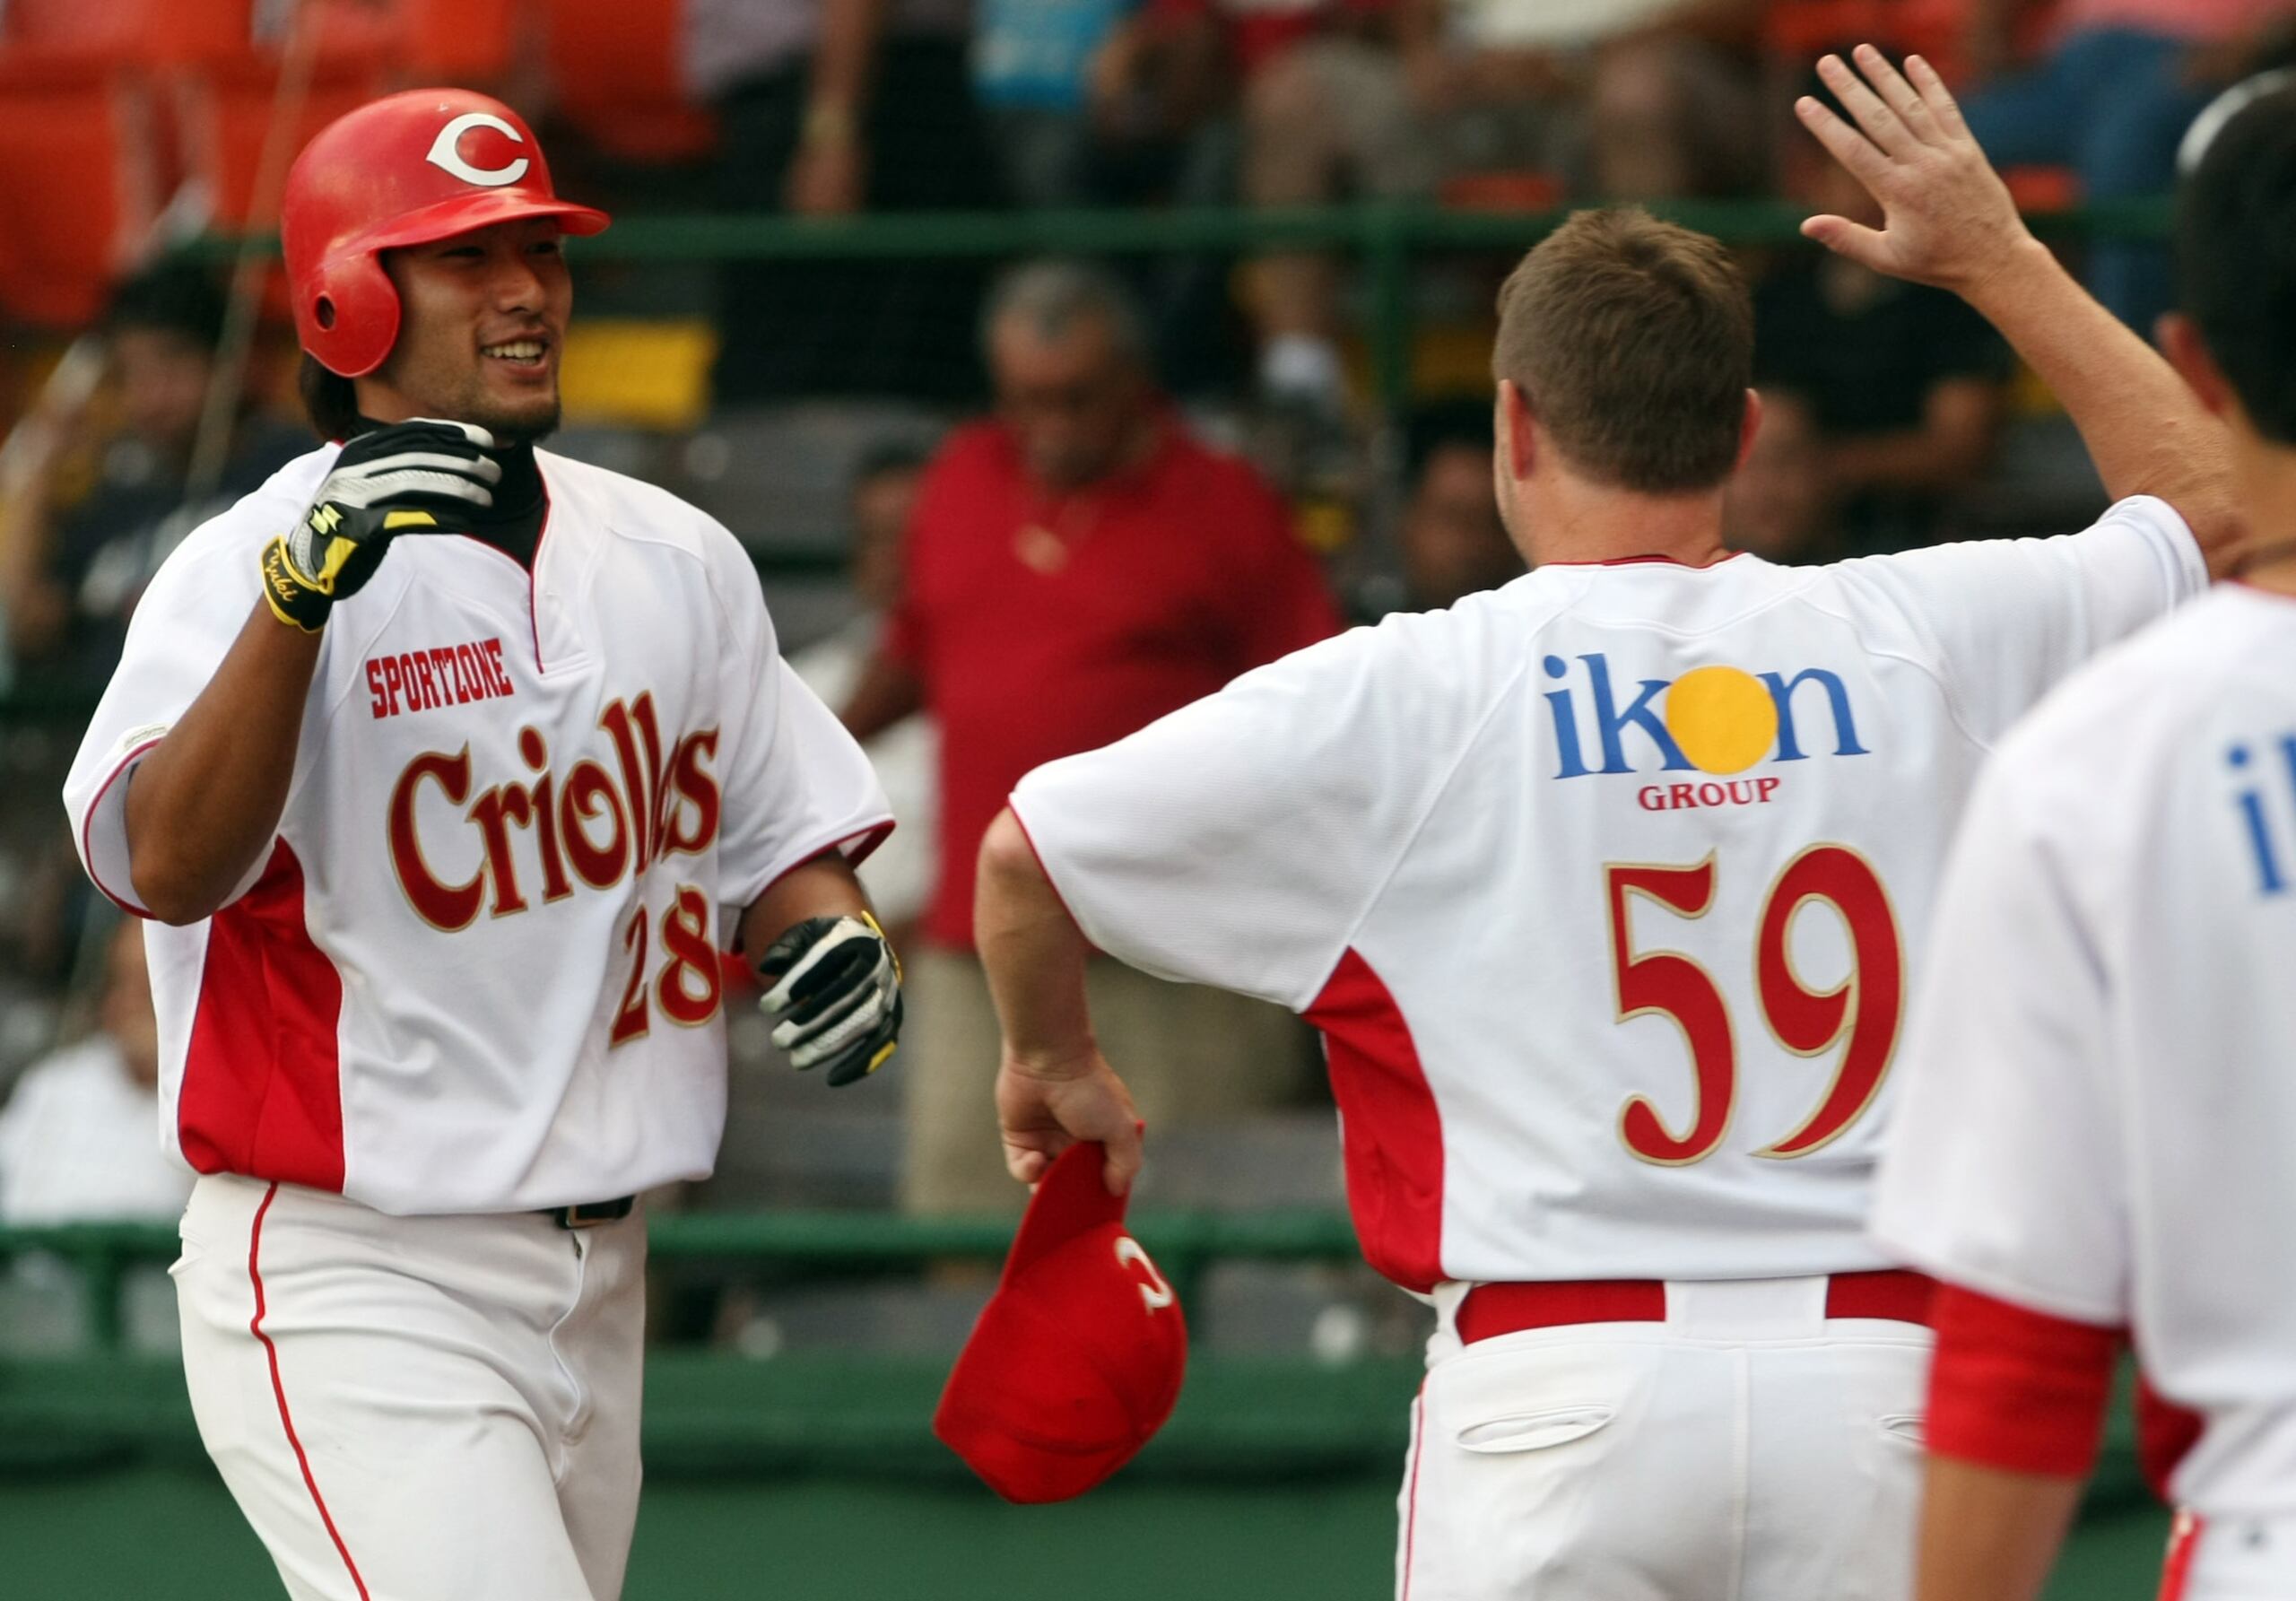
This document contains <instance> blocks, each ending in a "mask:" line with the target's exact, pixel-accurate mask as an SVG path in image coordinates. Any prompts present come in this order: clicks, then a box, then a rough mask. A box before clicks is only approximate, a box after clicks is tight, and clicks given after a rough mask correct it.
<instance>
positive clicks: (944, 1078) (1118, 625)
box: [845, 262, 1340, 1212]
mask: <svg viewBox="0 0 2296 1601" xmlns="http://www.w3.org/2000/svg"><path fill="white" fill-rule="evenodd" d="M983 326H984V328H985V330H986V335H987V356H988V363H989V367H990V370H991V376H992V378H993V380H994V383H995V386H996V397H997V414H996V417H995V418H993V419H991V420H987V421H983V422H976V423H973V424H970V425H969V426H967V427H964V428H961V429H959V430H958V431H956V432H955V433H954V434H952V435H951V436H950V438H949V439H948V441H947V443H946V444H944V446H943V447H942V448H941V451H940V454H939V455H938V456H937V457H935V460H934V462H933V464H932V466H930V467H929V468H928V469H927V471H926V478H925V483H924V484H923V486H922V487H921V489H920V490H919V492H918V505H917V511H916V515H915V520H914V522H913V524H912V526H911V528H910V532H909V549H908V572H907V577H906V585H905V589H904V593H903V596H902V598H901V601H900V605H899V606H898V607H897V608H896V610H895V613H894V615H893V620H892V624H891V627H890V628H889V629H888V631H887V632H886V637H885V640H884V643H883V646H882V648H880V650H879V652H878V655H877V657H876V658H875V659H874V661H873V662H872V663H871V664H870V666H869V667H868V669H867V671H866V672H865V674H864V676H863V679H862V682H861V683H860V684H859V686H858V687H857V689H856V690H855V692H854V694H853V699H852V700H851V701H850V703H849V704H848V707H847V709H846V712H845V721H846V725H847V727H849V728H850V729H851V730H852V731H853V732H854V734H855V735H857V736H858V737H861V738H863V739H866V738H868V737H869V736H871V735H874V734H875V733H876V732H878V731H879V730H880V729H882V728H883V727H886V726H888V725H889V724H891V723H894V722H897V721H899V720H900V718H904V717H906V716H908V715H909V714H910V713H911V712H914V711H917V710H918V709H922V708H924V707H927V706H929V707H930V708H931V709H932V710H933V713H934V715H935V718H938V720H939V722H940V725H941V730H942V742H941V822H940V841H939V843H940V863H941V866H940V874H939V878H938V882H937V883H936V884H935V889H934V894H933V899H932V901H931V903H930V905H929V906H928V907H927V909H926V915H925V919H924V926H923V929H922V934H921V937H920V939H919V940H918V944H917V947H916V948H915V949H914V950H912V951H909V952H906V953H904V956H905V957H906V959H907V961H908V965H909V976H908V983H907V987H906V991H905V993H906V994H907V995H908V996H909V1005H910V1007H911V1011H912V1017H911V1021H910V1023H909V1031H908V1033H907V1035H906V1037H905V1038H904V1039H903V1040H902V1042H901V1043H902V1055H903V1058H904V1060H906V1061H907V1062H908V1063H909V1070H908V1074H907V1081H908V1085H909V1089H908V1093H909V1136H908V1150H907V1153H906V1161H905V1162H904V1166H903V1177H902V1195H903V1201H904V1205H907V1206H908V1207H909V1209H910V1210H911V1211H916V1212H962V1211H1008V1210H1012V1209H1013V1208H1014V1207H1015V1206H1016V1205H1018V1203H1019V1202H1020V1201H1021V1200H1022V1198H1024V1197H1023V1196H1021V1194H1020V1193H1019V1192H1018V1191H1017V1190H1016V1189H1015V1188H1014V1187H1013V1182H1012V1180H1011V1179H1009V1178H1007V1177H1006V1176H1005V1159H1004V1154H1003V1152H1002V1150H1001V1148H1000V1147H999V1145H998V1143H997V1135H996V1119H995V1118H994V1117H993V1116H992V1115H991V1112H990V1107H991V1104H992V1102H991V1097H990V1089H991V1086H992V1085H993V1084H994V1083H995V1082H996V1066H997V1058H998V1050H999V1034H998V1030H997V1025H996V1013H995V1012H994V1010H993V1009H992V1008H991V1006H990V1005H989V998H988V988H987V983H986V981H985V980H984V979H983V978H982V976H981V970H980V964H979V961H978V959H977V958H976V957H975V956H974V954H973V943H972V900H973V862H974V860H975V858H976V857H978V855H979V851H980V841H981V837H982V836H983V835H984V834H985V833H987V830H988V825H989V823H990V822H992V821H994V820H995V818H996V814H997V813H998V812H1000V811H1001V810H1003V808H1004V805H1005V796H1006V795H1007V794H1008V793H1009V792H1010V791H1011V789H1012V787H1013V785H1014V784H1015V783H1017V782H1019V780H1020V779H1021V776H1022V774H1023V773H1026V772H1028V771H1029V770H1031V768H1034V767H1036V766H1039V764H1041V763H1043V762H1046V761H1051V760H1053V759H1054V758H1055V757H1058V756H1066V755H1073V754H1074V753H1077V752H1079V751H1088V750H1091V749H1094V748H1095V747H1097V746H1100V745H1103V744H1108V743H1109V742H1110V741H1111V740H1116V739H1120V738H1122V737H1123V736H1124V735H1127V734H1130V733H1133V732H1134V731H1135V730H1136V729H1139V728H1141V727H1144V726H1146V725H1147V724H1149V723H1151V722H1153V721H1154V720H1155V719H1156V718H1160V717H1161V716H1163V715H1164V714H1165V713H1166V712H1169V711H1174V710H1177V709H1179V708H1180V707H1182V706H1185V705H1187V703H1188V702H1189V701H1191V700H1197V699H1199V698H1200V697H1202V696H1204V695H1207V694H1210V693H1211V692H1213V691H1214V690H1216V689H1218V688H1220V687H1221V686H1222V685H1223V684H1225V683H1227V682H1228V681H1229V680H1230V679H1231V678H1233V677H1235V676H1236V675H1237V674H1239V673H1242V672H1244V671H1246V670H1248V669H1249V668H1252V667H1256V666H1259V665H1260V664H1262V663H1264V662H1269V661H1273V660H1274V659H1275V658H1276V657H1280V656H1283V655H1286V654H1288V653H1290V652H1291V651H1293V650H1296V649H1299V648H1301V647H1303V646H1307V645H1311V644H1313V643H1315V642H1316V641H1317V640H1321V639H1323V638H1325V637H1326V636H1328V635H1330V634H1332V633H1335V632H1336V631H1338V629H1339V626H1340V622H1339V616H1338V613H1337V611H1336V610H1335V607H1334V605H1333V604H1332V600H1331V597H1330V596H1329V594H1328V593H1327V591H1326V587H1325V585H1324V581H1323V575H1322V573H1321V572H1320V571H1319V570H1318V568H1317V566H1316V563H1315V561H1314V560H1313V559H1312V558H1311V557H1309V554H1308V553H1306V552H1305V551H1304V550H1303V549H1301V548H1300V545H1299V544H1298V543H1297V541H1296V540H1294V539H1293V537H1292V535H1291V519H1290V517H1289V515H1288V513H1287V512H1286V510H1285V508H1284V506H1283V502H1282V501H1281V500H1278V499H1277V498H1276V496H1275V495H1274V493H1273V492H1271V491H1270V490H1269V489H1268V487H1267V486H1266V485H1265V483H1262V482H1261V480H1260V478H1259V477H1258V475H1257V474H1256V473H1254V472H1253V471H1252V469H1251V468H1250V467H1249V466H1246V465H1245V464H1244V463H1243V462H1241V461H1239V460H1236V459H1234V458H1233V457H1226V456H1222V455H1217V454H1215V453H1213V451H1211V450H1209V449H1207V448H1205V446H1204V445H1202V444H1201V443H1199V442H1198V441H1197V440H1196V439H1194V438H1193V437H1191V436H1190V435H1189V433H1188V431H1187V428H1186V426H1185V424H1184V423H1183V422H1182V421H1181V419H1180V418H1179V416H1178V413H1176V412H1175V411H1174V410H1173V409H1172V408H1171V407H1170V405H1168V404H1167V403H1166V402H1165V401H1164V400H1163V399H1162V397H1161V396H1160V395H1159V394H1158V392H1157V390H1156V387H1155V385H1154V382H1153V380H1152V378H1151V377H1150V374H1149V371H1148V366H1147V359H1146V353H1145V352H1146V346H1145V341H1144V336H1143V332H1142V329H1141V326H1140V323H1139V319H1138V317H1137V315H1136V314H1135V311H1134V310H1133V309H1132V306H1131V304H1130V302H1129V300H1127V299H1126V296H1125V294H1124V292H1123V291H1122V289H1121V288H1120V287H1119V286H1118V285H1117V283H1115V282H1114V281H1113V280H1112V279H1110V278H1109V277H1108V276H1107V275H1106V274H1102V273H1100V272H1099V271H1097V270H1095V269H1092V268H1090V267H1086V266H1082V265H1072V264H1068V263H1061V262H1045V263H1038V264H1034V265H1027V266H1023V267H1021V268H1019V269H1017V270H1016V271H1015V272H1013V274H1011V275H1010V276H1008V277H1007V278H1005V280H1004V282H1003V283H1001V284H1000V285H999V286H998V288H997V290H996V292H995V294H994V295H993V296H992V298H991V300H990V304H989V309H988V314H987V318H986V319H985V322H984V325H983ZM1091 983H1092V1000H1093V1008H1092V1010H1093V1016H1094V1018H1095V1019H1096V1020H1097V1021H1098V1022H1099V1024H1100V1046H1101V1048H1102V1049H1103V1051H1104V1052H1105V1053H1106V1054H1107V1056H1108V1057H1109V1059H1110V1060H1112V1061H1118V1062H1123V1063H1124V1064H1125V1065H1126V1080H1127V1082H1128V1083H1131V1084H1132V1086H1133V1090H1134V1094H1135V1098H1136V1100H1137V1101H1138V1103H1139V1108H1140V1112H1141V1115H1142V1117H1143V1118H1145V1119H1146V1120H1147V1121H1148V1122H1150V1123H1152V1124H1156V1125H1159V1126H1163V1125H1169V1124H1170V1123H1174V1122H1179V1121H1185V1120H1187V1119H1189V1118H1205V1117H1217V1116H1221V1115H1223V1114H1226V1113H1229V1112H1232V1111H1239V1110H1243V1109H1249V1108H1253V1107H1260V1106H1266V1105H1270V1104H1274V1103H1277V1102H1280V1101H1283V1100H1285V1099H1287V1098H1288V1097H1289V1096H1290V1095H1291V1092H1292V1091H1293V1090H1294V1089H1295V1087H1296V1086H1297V1085H1298V1084H1299V1083H1300V1080H1301V1077H1302V1068H1303V1064H1304V1062H1305V1059H1306V1057H1305V1051H1304V1049H1303V1046H1302V1040H1301V1036H1300V1033H1299V1031H1298V1025H1297V1023H1296V1022H1294V1020H1293V1019H1292V1018H1291V1016H1290V1015H1289V1014H1285V1013H1283V1012H1282V1011H1280V1010H1278V1009H1277V1008H1274V1007H1272V1006H1265V1005H1261V1004H1259V1003H1257V1002H1253V1001H1246V1000H1242V999H1240V998H1239V997H1237V996H1230V995H1226V994H1223V993H1221V992H1218V991H1213V990H1209V989H1203V988H1195V987H1192V986H1180V985H1172V984H1166V983H1163V982H1161V980H1158V979H1148V978H1145V977H1144V976H1143V975H1141V974H1139V973H1136V972H1135V971H1133V970H1131V969H1128V968H1126V967H1124V966H1122V965H1120V964H1118V963H1116V962H1113V961H1101V962H1096V963H1095V964H1094V972H1093V975H1092V979H1091Z"/></svg>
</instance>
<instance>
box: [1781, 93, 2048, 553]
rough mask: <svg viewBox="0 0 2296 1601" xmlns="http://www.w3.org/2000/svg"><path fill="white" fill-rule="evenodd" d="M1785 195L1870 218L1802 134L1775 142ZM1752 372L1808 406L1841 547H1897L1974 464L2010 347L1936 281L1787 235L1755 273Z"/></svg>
mask: <svg viewBox="0 0 2296 1601" xmlns="http://www.w3.org/2000/svg"><path fill="white" fill-rule="evenodd" d="M1785 167H1786V170H1787V181H1788V185H1789V187H1790V188H1791V191H1792V193H1793V195H1794V197H1795V198H1796V200H1798V201H1800V202H1801V203H1802V204H1805V206H1807V207H1808V208H1809V209H1810V210H1811V211H1813V212H1832V213H1838V214H1839V215H1841V216H1846V217H1851V218H1855V219H1857V220H1858V221H1860V222H1872V223H1873V224H1874V225H1875V226H1879V225H1880V222H1881V217H1882V213H1881V208H1880V207H1879V206H1877V205H1876V204H1874V201H1873V199H1872V197H1871V196H1868V195H1867V194H1866V193H1865V188H1864V187H1863V186H1862V185H1860V184H1859V183H1858V182H1857V179H1856V178H1852V177H1850V176H1849V174H1848V172H1847V171H1846V170H1843V169H1842V168H1841V167H1840V166H1839V165H1838V164H1836V163H1835V162H1834V161H1831V160H1830V159H1828V158H1827V157H1826V155H1825V154H1824V152H1822V151H1821V150H1819V149H1818V148H1817V146H1816V145H1815V144H1813V142H1811V141H1809V140H1806V139H1805V140H1801V141H1799V142H1798V143H1796V144H1789V145H1788V146H1787V151H1786V155H1785ZM1754 335H1755V343H1754V370H1755V376H1756V381H1757V382H1758V383H1760V384H1761V385H1763V386H1765V387H1768V386H1773V385H1774V386H1777V387H1781V388H1787V389H1792V390H1794V391H1796V393H1798V394H1799V395H1801V396H1803V397H1804V398H1805V400H1806V401H1807V402H1808V403H1809V405H1810V407H1811V409H1812V410H1813V412H1814V413H1815V414H1816V419H1817V424H1818V429H1819V433H1820V437H1821V440H1822V451H1823V459H1824V471H1825V483H1826V490H1827V494H1828V496H1829V497H1830V498H1831V500H1832V501H1833V503H1834V504H1835V505H1836V506H1837V507H1838V508H1839V515H1840V518H1841V521H1842V525H1843V531H1844V533H1845V534H1846V535H1848V539H1849V541H1850V542H1851V544H1852V546H1853V548H1852V549H1851V550H1849V551H1847V552H1845V554H1857V553H1863V552H1867V551H1875V550H1900V549H1903V548H1905V547H1906V546H1908V545H1912V544H1926V542H1928V541H1929V540H1930V539H1931V538H1933V537H1934V536H1935V532H1936V523H1937V517H1938V512H1939V509H1940V507H1941V505H1942V503H1943V501H1944V499H1945V497H1946V496H1948V495H1950V494H1952V492H1955V491H1958V490H1961V489H1963V488H1966V487H1967V486H1968V485H1969V484H1970V482H1971V481H1972V480H1973V479H1975V478H1976V477H1977V475H1978V474H1980V473H1981V472H1983V471H1984V469H1985V466H1986V465H1987V462H1988V461H1989V460H1990V458H1991V457H1992V453H1993V448H1994V444H1995V441H1996V437H1997V436H1998V433H1999V431H2000V424H2001V413H2002V401H2003V389H2004V384H2005V379H2006V378H2007V377H2008V373H2009V352H2008V350H2007V348H2006V347H2005V346H2004V345H2003V344H2002V343H2001V340H2000V338H1999V336H1998V335H1996V334H1995V333H1994V332H1993V330H1992V329H1991V328H1989V327H1987V326H1986V323H1985V320H1984V318H1980V317H1979V316H1978V314H1977V313H1976V312H1974V311H1972V310H1970V309H1969V307H1968V306H1967V305H1966V304H1964V303H1963V302H1962V301H1961V300H1958V299H1956V298H1955V297H1954V296H1952V295H1950V294H1947V293H1946V292H1945V291H1943V290H1937V289H1926V288H1923V287H1922V286H1920V285H1918V284H1913V283H1902V282H1900V281H1899V280H1897V279H1894V278H1884V277H1883V276H1882V275H1881V274H1878V273H1874V272H1870V271H1868V270H1867V269H1866V268H1865V267H1862V266H1859V265H1857V263H1855V262H1852V261H1848V260H1845V259H1843V258H1842V257H1839V256H1833V255H1830V254H1828V253H1827V252H1824V251H1821V250H1812V249H1795V250H1792V251H1790V252H1788V253H1787V254H1786V255H1784V256H1782V257H1780V258H1779V262H1778V263H1777V264H1776V265H1775V266H1774V267H1773V268H1772V270H1771V271H1770V273H1769V274H1767V275H1765V276H1764V277H1763V278H1762V279H1761V282H1760V283H1757V284H1756V285H1755V287H1754Z"/></svg>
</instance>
